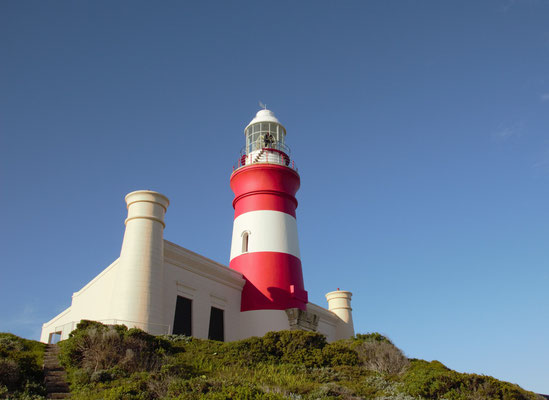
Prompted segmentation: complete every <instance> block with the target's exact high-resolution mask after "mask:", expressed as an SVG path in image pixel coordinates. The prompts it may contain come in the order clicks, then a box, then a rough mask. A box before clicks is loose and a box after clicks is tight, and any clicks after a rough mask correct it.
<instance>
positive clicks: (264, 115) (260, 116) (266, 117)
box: [246, 109, 286, 130]
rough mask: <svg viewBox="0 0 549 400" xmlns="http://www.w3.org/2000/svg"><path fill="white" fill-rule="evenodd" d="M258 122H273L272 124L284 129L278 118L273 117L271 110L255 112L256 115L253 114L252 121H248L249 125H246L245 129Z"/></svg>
mask: <svg viewBox="0 0 549 400" xmlns="http://www.w3.org/2000/svg"><path fill="white" fill-rule="evenodd" d="M258 122H274V123H277V124H279V125H281V126H282V127H284V126H283V125H282V124H281V123H280V121H279V120H278V118H276V117H275V115H274V112H272V111H271V110H267V109H264V110H259V111H258V112H257V114H255V117H254V119H252V120H251V121H250V123H249V124H248V125H246V129H247V128H248V126H250V125H253V124H256V123H258ZM284 130H286V129H284Z"/></svg>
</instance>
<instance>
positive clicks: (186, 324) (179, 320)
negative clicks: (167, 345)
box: [173, 296, 193, 336]
mask: <svg viewBox="0 0 549 400" xmlns="http://www.w3.org/2000/svg"><path fill="white" fill-rule="evenodd" d="M192 305H193V301H192V300H190V299H187V298H185V297H182V296H177V303H176V305H175V317H174V320H173V334H174V335H186V336H191V335H192Z"/></svg>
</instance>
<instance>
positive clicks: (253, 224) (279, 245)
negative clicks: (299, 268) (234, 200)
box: [230, 210, 300, 260]
mask: <svg viewBox="0 0 549 400" xmlns="http://www.w3.org/2000/svg"><path fill="white" fill-rule="evenodd" d="M266 226H268V227H269V229H265V227H266ZM245 231H247V232H248V235H249V237H248V253H253V252H258V251H273V252H278V253H287V254H291V255H293V256H296V257H297V258H300V254H299V240H298V238H297V222H296V219H295V218H294V217H293V216H291V215H290V214H286V213H284V212H280V211H272V210H258V211H250V212H247V213H244V214H241V215H239V216H238V217H236V218H235V220H234V225H233V239H232V242H231V258H230V259H231V260H232V259H233V258H235V257H237V256H239V255H241V254H242V233H244V232H245Z"/></svg>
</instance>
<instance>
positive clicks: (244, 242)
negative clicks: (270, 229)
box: [242, 231, 250, 253]
mask: <svg viewBox="0 0 549 400" xmlns="http://www.w3.org/2000/svg"><path fill="white" fill-rule="evenodd" d="M249 238H250V232H248V231H244V232H242V253H247V252H248V242H249Z"/></svg>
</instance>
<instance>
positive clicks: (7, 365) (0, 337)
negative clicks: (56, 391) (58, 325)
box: [0, 333, 45, 398]
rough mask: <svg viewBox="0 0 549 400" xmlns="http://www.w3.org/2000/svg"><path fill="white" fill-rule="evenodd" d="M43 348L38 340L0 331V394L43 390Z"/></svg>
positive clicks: (21, 394)
mask: <svg viewBox="0 0 549 400" xmlns="http://www.w3.org/2000/svg"><path fill="white" fill-rule="evenodd" d="M44 350H45V345H44V344H42V343H39V342H36V341H34V340H27V339H22V338H20V337H17V336H15V335H12V334H11V333H0V397H8V398H20V397H27V398H31V397H33V396H41V395H43V394H44V393H45V388H44V385H43V378H44V375H43V372H42V363H43V359H44Z"/></svg>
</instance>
